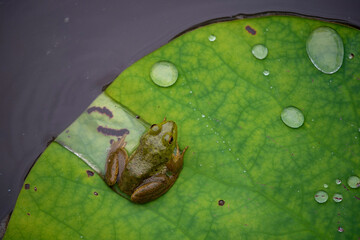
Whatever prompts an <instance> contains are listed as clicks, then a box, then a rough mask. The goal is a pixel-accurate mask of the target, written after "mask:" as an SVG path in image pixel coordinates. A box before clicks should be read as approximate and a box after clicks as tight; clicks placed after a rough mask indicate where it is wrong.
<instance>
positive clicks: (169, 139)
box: [164, 133, 174, 144]
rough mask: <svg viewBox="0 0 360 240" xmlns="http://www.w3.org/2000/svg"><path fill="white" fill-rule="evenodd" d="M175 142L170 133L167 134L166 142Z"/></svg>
mask: <svg viewBox="0 0 360 240" xmlns="http://www.w3.org/2000/svg"><path fill="white" fill-rule="evenodd" d="M173 141H174V138H173V136H171V135H170V134H169V133H167V134H165V136H164V142H165V143H168V144H171V143H172V142H173Z"/></svg>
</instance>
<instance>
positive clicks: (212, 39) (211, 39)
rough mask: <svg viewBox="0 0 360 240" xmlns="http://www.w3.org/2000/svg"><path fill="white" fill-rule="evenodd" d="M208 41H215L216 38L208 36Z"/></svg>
mask: <svg viewBox="0 0 360 240" xmlns="http://www.w3.org/2000/svg"><path fill="white" fill-rule="evenodd" d="M208 39H209V41H210V42H213V41H215V40H216V36H215V35H213V34H211V35H209V37H208Z"/></svg>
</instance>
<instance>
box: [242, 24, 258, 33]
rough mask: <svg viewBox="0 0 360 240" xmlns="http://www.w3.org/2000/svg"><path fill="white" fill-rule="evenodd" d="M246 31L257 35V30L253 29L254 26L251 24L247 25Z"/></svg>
mask: <svg viewBox="0 0 360 240" xmlns="http://www.w3.org/2000/svg"><path fill="white" fill-rule="evenodd" d="M245 29H246V31H248V32H249V33H250V34H251V35H256V30H255V29H253V28H252V27H250V26H249V25H247V26H246V27H245Z"/></svg>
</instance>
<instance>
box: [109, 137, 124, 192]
mask: <svg viewBox="0 0 360 240" xmlns="http://www.w3.org/2000/svg"><path fill="white" fill-rule="evenodd" d="M125 137H126V135H124V136H123V137H122V138H121V139H120V140H118V141H116V142H113V143H112V144H111V147H110V150H109V154H108V156H107V158H106V165H105V182H106V183H107V185H109V186H112V185H114V184H115V183H116V181H117V179H118V175H120V176H121V174H122V172H123V171H124V169H125V166H126V164H127V162H128V155H127V152H126V150H125V146H126V142H125Z"/></svg>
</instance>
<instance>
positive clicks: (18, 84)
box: [0, 0, 360, 220]
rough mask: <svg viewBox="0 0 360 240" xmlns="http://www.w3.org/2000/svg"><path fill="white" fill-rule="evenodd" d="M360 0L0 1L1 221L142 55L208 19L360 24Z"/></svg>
mask: <svg viewBox="0 0 360 240" xmlns="http://www.w3.org/2000/svg"><path fill="white" fill-rule="evenodd" d="M359 10H360V2H359V1H350V0H342V1H338V0H337V1H332V0H331V1H330V0H321V1H320V0H319V1H314V0H312V1H308V0H306V1H305V0H303V1H298V0H277V1H275V0H246V1H245V0H243V1H239V0H227V1H221V0H218V1H215V0H198V1H190V0H182V1H168V0H164V1H146V0H141V1H131V0H129V1H125V0H122V1H118V0H108V1H102V0H98V1H95V0H86V1H85V0H84V1H70V0H62V1H51V0H46V1H42V0H36V1H34V0H27V1H25V0H17V1H1V0H0V98H1V101H0V109H1V115H0V116H1V117H0V206H1V208H0V220H1V219H2V218H3V217H4V216H5V215H7V214H8V213H9V212H11V210H12V209H13V207H14V205H15V201H16V198H17V196H18V193H19V191H20V189H21V187H22V184H23V181H24V178H25V176H26V174H27V172H28V171H29V169H30V168H31V166H32V165H33V163H34V161H35V160H36V158H37V157H38V156H39V154H41V152H42V151H43V150H44V149H45V148H46V145H47V142H48V141H50V140H51V139H52V138H53V137H55V136H57V135H58V134H59V133H60V132H62V131H63V129H65V127H66V126H68V125H69V124H70V123H71V122H73V121H74V120H75V119H76V118H77V117H78V116H79V115H80V113H81V112H82V111H83V110H84V109H85V108H86V107H87V106H88V105H89V103H90V102H91V101H92V100H93V99H95V97H97V96H98V95H99V94H100V93H101V90H102V87H103V86H104V85H106V84H108V83H109V82H111V81H112V80H113V79H114V78H115V77H116V76H117V75H118V74H119V73H120V72H121V71H122V70H124V69H125V68H126V67H127V66H129V65H131V64H132V63H133V62H134V61H136V60H138V59H139V58H141V57H142V56H144V55H146V54H148V53H150V52H152V51H153V50H155V49H157V48H158V47H159V46H161V45H163V44H165V43H166V42H168V41H169V40H170V39H172V38H173V37H174V36H176V35H177V34H179V33H181V32H183V31H184V30H186V29H188V28H190V27H192V26H194V25H196V24H198V23H201V22H204V21H208V20H210V19H214V18H221V17H230V16H234V15H236V14H239V13H245V14H253V13H258V12H267V11H286V12H296V13H300V14H306V15H311V16H319V17H324V18H332V19H338V20H342V21H346V22H348V23H350V24H353V25H357V26H360V15H359Z"/></svg>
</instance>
